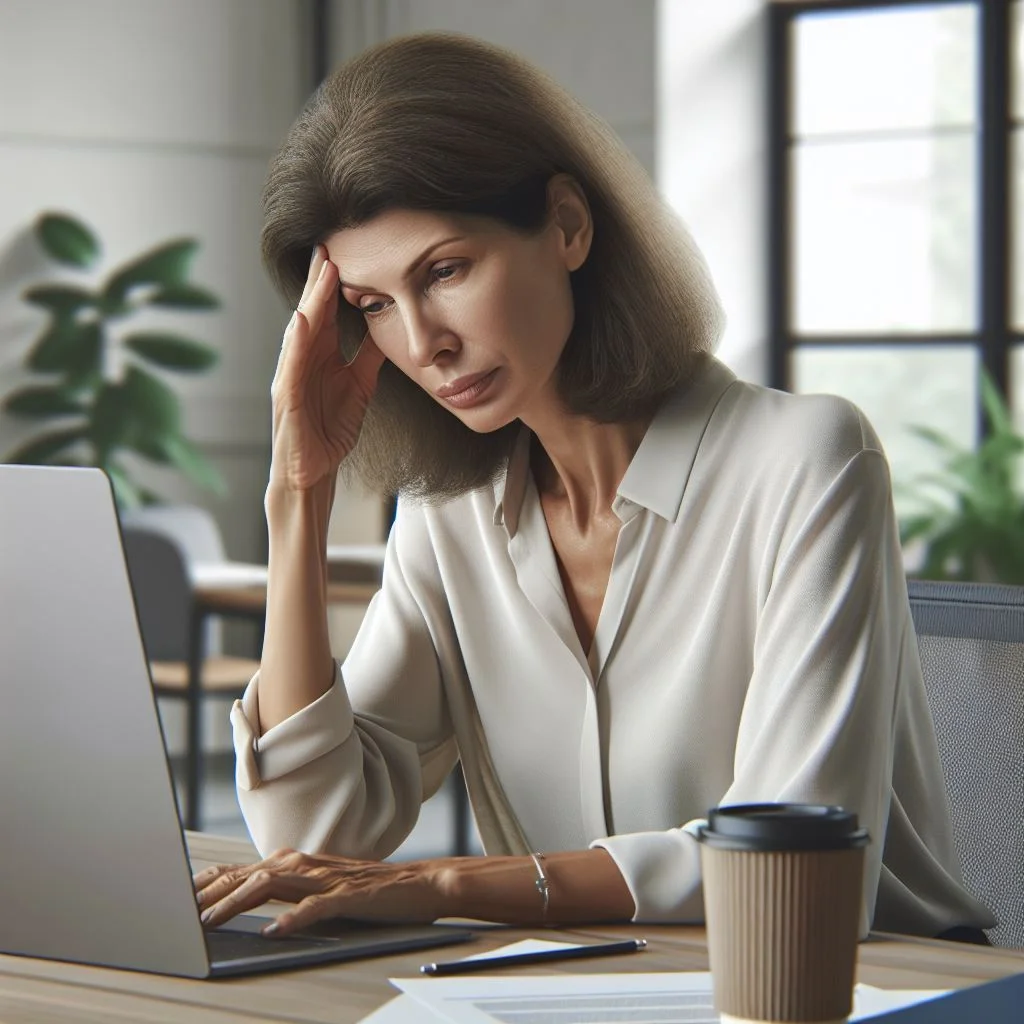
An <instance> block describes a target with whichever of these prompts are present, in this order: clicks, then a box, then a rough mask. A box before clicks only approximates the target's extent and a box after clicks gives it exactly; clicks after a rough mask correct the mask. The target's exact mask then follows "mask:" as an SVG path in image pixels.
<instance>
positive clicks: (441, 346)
mask: <svg viewBox="0 0 1024 1024" xmlns="http://www.w3.org/2000/svg"><path fill="white" fill-rule="evenodd" d="M404 320H405V333H406V339H407V344H408V346H409V357H410V358H411V359H412V361H413V362H414V363H415V364H416V365H417V366H423V367H426V366H430V365H432V364H433V363H435V362H437V360H438V358H439V357H440V356H441V355H443V354H444V353H445V352H454V351H455V350H456V349H457V348H458V344H459V343H458V338H457V336H456V335H455V334H454V333H453V332H452V331H451V329H450V328H449V327H447V326H446V325H445V324H444V323H442V322H441V321H440V320H438V319H436V318H434V317H432V316H430V315H429V314H428V313H427V312H426V311H424V310H422V309H409V310H407V311H406V314H405V316H404Z"/></svg>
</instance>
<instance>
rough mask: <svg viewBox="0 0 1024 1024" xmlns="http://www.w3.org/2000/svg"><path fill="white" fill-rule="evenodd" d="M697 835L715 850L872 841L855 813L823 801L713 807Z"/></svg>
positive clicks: (843, 846) (838, 846) (833, 846)
mask: <svg viewBox="0 0 1024 1024" xmlns="http://www.w3.org/2000/svg"><path fill="white" fill-rule="evenodd" d="M698 838H699V839H700V841H701V842H702V843H707V845H708V846H711V847H714V848H715V849H720V850H753V851H759V850H760V851H765V850H851V849H855V848H856V847H859V846H865V845H867V844H868V843H869V842H870V841H871V839H870V837H869V836H868V832H867V829H864V828H858V827H857V815H856V814H854V813H852V812H851V811H846V810H843V808H842V807H829V806H827V805H824V804H737V805H736V806H734V807H714V808H712V809H711V810H710V811H708V823H707V824H706V825H702V826H701V827H700V828H699V829H698Z"/></svg>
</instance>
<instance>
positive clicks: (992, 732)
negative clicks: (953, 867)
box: [908, 580, 1024, 946]
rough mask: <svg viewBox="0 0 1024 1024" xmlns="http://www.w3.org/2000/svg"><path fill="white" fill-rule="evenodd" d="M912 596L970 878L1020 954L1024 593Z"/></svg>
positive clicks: (932, 591)
mask: <svg viewBox="0 0 1024 1024" xmlns="http://www.w3.org/2000/svg"><path fill="white" fill-rule="evenodd" d="M908 589H909V591H910V608H911V611H912V613H913V617H914V626H915V628H916V630H917V636H918V646H919V648H920V651H921V667H922V669H923V670H924V681H925V686H926V688H927V691H928V702H929V704H930V706H931V710H932V716H933V717H934V719H935V731H936V735H937V737H938V741H939V755H940V758H941V760H942V769H943V773H944V774H945V778H946V786H947V788H948V790H949V797H950V803H951V805H952V810H953V829H954V833H955V836H956V844H957V848H958V850H959V851H960V859H961V862H962V867H963V872H964V880H965V882H966V883H967V886H968V888H969V889H970V890H971V891H972V892H973V893H974V894H975V895H976V896H977V897H978V898H979V899H980V900H982V901H983V902H984V903H986V904H988V906H989V907H991V908H992V910H993V912H994V913H995V915H996V917H997V918H998V919H999V925H998V927H996V928H993V929H990V930H989V932H988V933H987V934H988V937H989V939H990V940H991V941H992V942H993V944H995V945H998V946H1024V587H1008V586H1000V585H994V584H979V583H944V582H935V581H927V580H910V581H908Z"/></svg>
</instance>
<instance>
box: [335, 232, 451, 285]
mask: <svg viewBox="0 0 1024 1024" xmlns="http://www.w3.org/2000/svg"><path fill="white" fill-rule="evenodd" d="M464 238H465V236H464V235H452V236H451V237H450V238H442V239H441V240H440V241H438V242H434V243H433V244H431V245H429V246H427V248H426V249H424V250H423V252H421V253H420V254H419V256H417V257H416V259H414V260H413V261H412V263H410V264H409V266H408V267H406V269H405V271H404V272H403V274H402V280H403V281H408V280H409V278H410V277H412V275H413V274H415V273H416V271H417V270H418V269H419V268H420V266H421V265H422V264H423V262H424V261H425V260H427V259H429V258H430V254H431V253H432V252H434V250H435V249H440V248H441V246H442V245H447V244H448V243H449V242H461V241H463V240H464ZM338 286H339V287H340V288H352V289H353V290H354V291H367V292H370V291H373V290H374V289H373V288H371V287H370V286H369V285H366V284H354V283H353V282H351V281H342V280H340V279H339V281H338Z"/></svg>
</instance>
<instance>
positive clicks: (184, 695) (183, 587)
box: [122, 522, 259, 829]
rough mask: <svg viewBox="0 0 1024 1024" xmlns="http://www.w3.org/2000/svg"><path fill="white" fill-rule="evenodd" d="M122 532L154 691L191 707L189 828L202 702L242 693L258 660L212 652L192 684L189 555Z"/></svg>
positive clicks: (145, 534) (195, 804)
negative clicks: (197, 680)
mask: <svg viewBox="0 0 1024 1024" xmlns="http://www.w3.org/2000/svg"><path fill="white" fill-rule="evenodd" d="M122 535H123V537H124V549H125V557H126V560H127V563H128V572H129V575H130V576H131V580H132V589H133V590H134V593H135V604H136V608H137V609H138V614H139V626H140V628H141V631H142V638H143V642H144V644H145V646H146V656H147V657H148V658H149V662H150V674H151V676H152V679H153V689H154V691H155V692H156V694H157V696H159V697H167V698H172V699H175V700H182V701H184V702H185V705H186V716H187V718H186V721H187V727H186V730H185V792H186V808H185V813H184V814H183V815H182V818H183V820H184V822H185V826H186V827H187V828H190V829H198V828H199V827H200V821H201V819H200V787H201V785H202V757H203V747H202V738H203V732H202V710H203V701H204V699H206V698H208V697H212V698H220V699H228V698H230V699H234V698H236V697H239V696H240V695H241V693H242V690H243V689H244V688H245V685H246V684H247V683H248V682H249V680H250V679H251V678H252V676H253V675H254V674H255V673H256V670H257V669H258V668H259V662H258V661H256V660H255V659H253V658H236V657H228V656H226V655H223V654H219V653H211V654H209V655H208V656H207V657H205V658H204V660H203V664H202V668H201V672H200V680H199V685H198V687H193V686H192V685H191V684H190V679H189V654H190V650H191V630H192V629H193V628H195V627H196V625H197V622H196V619H195V616H194V614H193V613H194V602H193V594H192V584H191V582H190V579H189V573H188V567H187V564H186V559H185V556H184V554H183V552H182V550H181V548H180V547H179V546H178V544H177V543H176V542H175V541H174V540H173V539H172V538H171V537H169V536H167V535H166V534H164V533H160V532H157V531H156V530H149V529H142V528H141V527H136V526H128V525H125V524H124V523H123V522H122Z"/></svg>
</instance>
